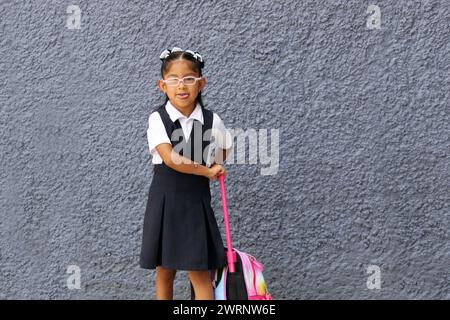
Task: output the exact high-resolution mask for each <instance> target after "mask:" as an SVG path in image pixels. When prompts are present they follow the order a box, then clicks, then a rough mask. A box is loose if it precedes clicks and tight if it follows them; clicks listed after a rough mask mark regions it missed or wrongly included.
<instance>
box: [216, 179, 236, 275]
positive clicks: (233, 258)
mask: <svg viewBox="0 0 450 320" xmlns="http://www.w3.org/2000/svg"><path fill="white" fill-rule="evenodd" d="M219 181H220V193H221V194H222V209H223V219H224V222H225V234H226V237H227V262H228V271H229V272H234V271H235V268H234V263H235V262H236V261H237V259H236V252H234V251H233V248H232V246H231V233H230V224H229V222H228V208H227V195H226V192H225V177H224V175H223V174H221V175H220V176H219Z"/></svg>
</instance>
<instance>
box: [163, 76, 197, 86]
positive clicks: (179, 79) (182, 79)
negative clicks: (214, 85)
mask: <svg viewBox="0 0 450 320" xmlns="http://www.w3.org/2000/svg"><path fill="white" fill-rule="evenodd" d="M185 78H194V79H195V83H193V84H186V83H184V79H185ZM172 79H177V80H178V83H177V84H174V85H170V84H168V83H167V81H169V80H172ZM201 79H203V77H199V78H197V77H194V76H186V77H183V78H170V79H161V81H162V82H164V83H165V84H166V85H167V86H169V87H176V86H178V85H179V84H180V81H181V82H183V84H184V85H186V86H193V85H195V84H196V83H197V81H200V80H201Z"/></svg>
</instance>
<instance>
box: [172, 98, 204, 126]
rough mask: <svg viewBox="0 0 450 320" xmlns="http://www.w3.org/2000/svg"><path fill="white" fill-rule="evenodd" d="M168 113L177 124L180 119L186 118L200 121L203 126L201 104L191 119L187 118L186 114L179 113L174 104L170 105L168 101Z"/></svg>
mask: <svg viewBox="0 0 450 320" xmlns="http://www.w3.org/2000/svg"><path fill="white" fill-rule="evenodd" d="M166 111H167V113H168V114H169V117H170V120H172V122H175V121H177V120H178V119H180V118H185V119H195V120H198V121H200V122H201V124H203V112H202V107H201V106H200V104H199V103H198V102H197V105H196V106H195V108H194V110H193V111H192V113H191V115H190V116H189V117H186V116H185V115H184V114H182V113H181V112H180V111H178V109H177V108H175V107H174V105H173V104H172V103H170V100H168V101H167V103H166Z"/></svg>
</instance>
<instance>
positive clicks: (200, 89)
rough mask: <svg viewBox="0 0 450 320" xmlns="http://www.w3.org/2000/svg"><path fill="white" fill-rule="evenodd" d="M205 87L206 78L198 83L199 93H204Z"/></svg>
mask: <svg viewBox="0 0 450 320" xmlns="http://www.w3.org/2000/svg"><path fill="white" fill-rule="evenodd" d="M205 85H206V78H205V77H202V79H201V80H199V82H198V91H202V90H203V88H204V87H205Z"/></svg>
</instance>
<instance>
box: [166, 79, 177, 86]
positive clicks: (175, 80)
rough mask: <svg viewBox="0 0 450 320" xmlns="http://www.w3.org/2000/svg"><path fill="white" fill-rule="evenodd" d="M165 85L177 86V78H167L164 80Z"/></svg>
mask: <svg viewBox="0 0 450 320" xmlns="http://www.w3.org/2000/svg"><path fill="white" fill-rule="evenodd" d="M166 83H167V84H168V85H169V86H170V85H177V84H178V78H169V79H167V80H166Z"/></svg>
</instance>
